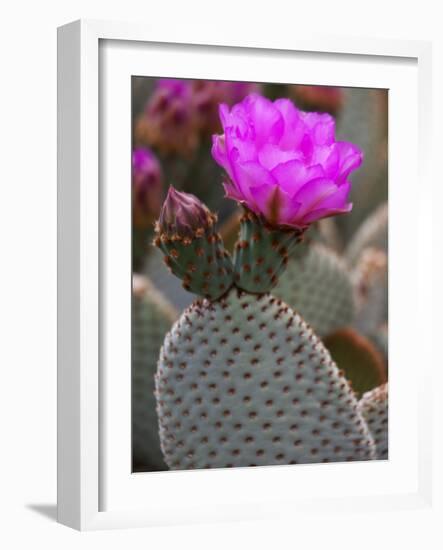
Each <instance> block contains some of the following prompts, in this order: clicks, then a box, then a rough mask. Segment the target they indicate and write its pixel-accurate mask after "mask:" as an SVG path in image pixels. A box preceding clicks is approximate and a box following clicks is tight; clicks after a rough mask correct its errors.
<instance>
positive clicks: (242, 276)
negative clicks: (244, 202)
mask: <svg viewBox="0 0 443 550" xmlns="http://www.w3.org/2000/svg"><path fill="white" fill-rule="evenodd" d="M304 233H305V230H304V229H300V230H295V229H294V228H283V227H271V226H270V225H268V224H267V223H266V222H265V221H264V220H261V219H259V218H258V217H257V216H256V215H255V214H253V213H252V212H251V211H249V210H245V213H244V215H243V216H242V218H241V220H240V235H239V239H238V241H237V243H236V245H235V252H234V266H235V267H234V269H235V284H236V286H237V287H238V288H241V289H242V290H246V291H247V292H251V293H255V294H263V293H265V292H269V291H270V290H271V289H272V288H273V287H274V286H275V285H276V284H277V282H278V277H279V276H280V274H281V273H282V272H283V271H284V270H285V268H286V265H287V263H288V258H289V256H290V255H292V254H293V252H294V250H295V249H296V247H297V245H298V244H299V243H300V242H301V241H302V240H303V235H304Z"/></svg>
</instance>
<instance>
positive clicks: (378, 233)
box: [346, 203, 388, 265]
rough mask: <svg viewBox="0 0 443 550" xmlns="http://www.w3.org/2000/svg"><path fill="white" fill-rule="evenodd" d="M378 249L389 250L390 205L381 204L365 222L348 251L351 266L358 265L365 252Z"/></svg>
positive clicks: (347, 255)
mask: <svg viewBox="0 0 443 550" xmlns="http://www.w3.org/2000/svg"><path fill="white" fill-rule="evenodd" d="M369 247H371V248H376V249H379V250H383V251H385V252H387V250H388V204H387V203H383V204H381V205H380V206H379V207H378V208H377V209H376V210H374V212H373V213H372V214H371V215H370V216H368V217H367V218H366V220H364V221H363V223H362V224H361V225H360V227H359V228H358V230H357V232H356V233H355V235H354V237H353V238H352V240H351V242H350V243H349V245H348V247H347V250H346V257H347V260H348V261H349V264H350V265H354V264H356V262H357V261H358V259H359V258H360V256H361V254H362V252H363V250H365V249H366V248H369Z"/></svg>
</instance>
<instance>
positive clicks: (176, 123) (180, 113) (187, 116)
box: [135, 78, 199, 157]
mask: <svg viewBox="0 0 443 550" xmlns="http://www.w3.org/2000/svg"><path fill="white" fill-rule="evenodd" d="M194 111H195V110H194V107H193V104H192V90H191V87H190V85H189V81H187V80H179V79H174V78H161V79H159V80H158V81H157V83H156V87H155V89H154V91H153V93H152V95H151V97H150V98H149V100H148V102H147V103H146V107H145V111H144V113H143V114H142V115H141V116H140V117H139V120H138V121H137V125H136V129H135V136H136V140H137V141H138V142H139V143H147V144H149V145H150V146H151V147H156V148H157V149H158V150H159V151H160V152H161V153H163V154H178V155H181V156H184V157H186V156H190V155H191V154H192V153H193V152H194V150H195V149H196V147H197V146H198V143H199V127H198V121H197V120H196V118H195V112H194Z"/></svg>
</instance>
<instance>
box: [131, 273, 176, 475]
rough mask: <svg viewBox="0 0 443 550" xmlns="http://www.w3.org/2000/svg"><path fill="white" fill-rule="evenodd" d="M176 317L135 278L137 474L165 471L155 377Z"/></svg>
mask: <svg viewBox="0 0 443 550" xmlns="http://www.w3.org/2000/svg"><path fill="white" fill-rule="evenodd" d="M177 316H178V315H177V313H176V312H175V310H174V309H173V308H172V307H171V306H170V305H169V304H168V302H167V301H166V299H165V298H164V297H163V296H162V295H161V294H160V293H159V292H158V291H157V290H156V289H154V287H153V286H152V285H151V283H150V282H149V280H148V279H147V278H145V277H141V276H134V283H133V299H132V369H133V371H132V441H133V467H134V469H135V470H137V471H148V470H165V469H166V464H165V463H164V461H163V456H162V453H161V450H160V440H159V436H158V420H157V414H156V410H155V408H156V403H155V396H154V375H155V370H156V367H157V360H158V355H159V351H160V348H161V345H162V343H163V340H164V337H165V334H166V332H167V331H168V330H169V329H170V328H171V326H172V324H173V322H174V321H175V319H176V318H177Z"/></svg>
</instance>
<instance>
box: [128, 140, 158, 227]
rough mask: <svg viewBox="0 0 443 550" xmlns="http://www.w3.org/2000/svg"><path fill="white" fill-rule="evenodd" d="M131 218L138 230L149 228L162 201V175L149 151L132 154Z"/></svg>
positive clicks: (137, 151)
mask: <svg viewBox="0 0 443 550" xmlns="http://www.w3.org/2000/svg"><path fill="white" fill-rule="evenodd" d="M132 186H133V201H132V204H133V218H134V225H135V226H136V227H138V228H145V227H148V226H150V225H151V224H152V223H153V222H154V221H155V220H156V218H157V217H158V214H159V212H160V207H161V199H162V190H163V183H162V174H161V168H160V164H159V162H158V160H157V159H156V158H155V156H154V155H153V153H152V152H151V151H149V149H144V148H138V149H135V150H134V151H133V152H132Z"/></svg>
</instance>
